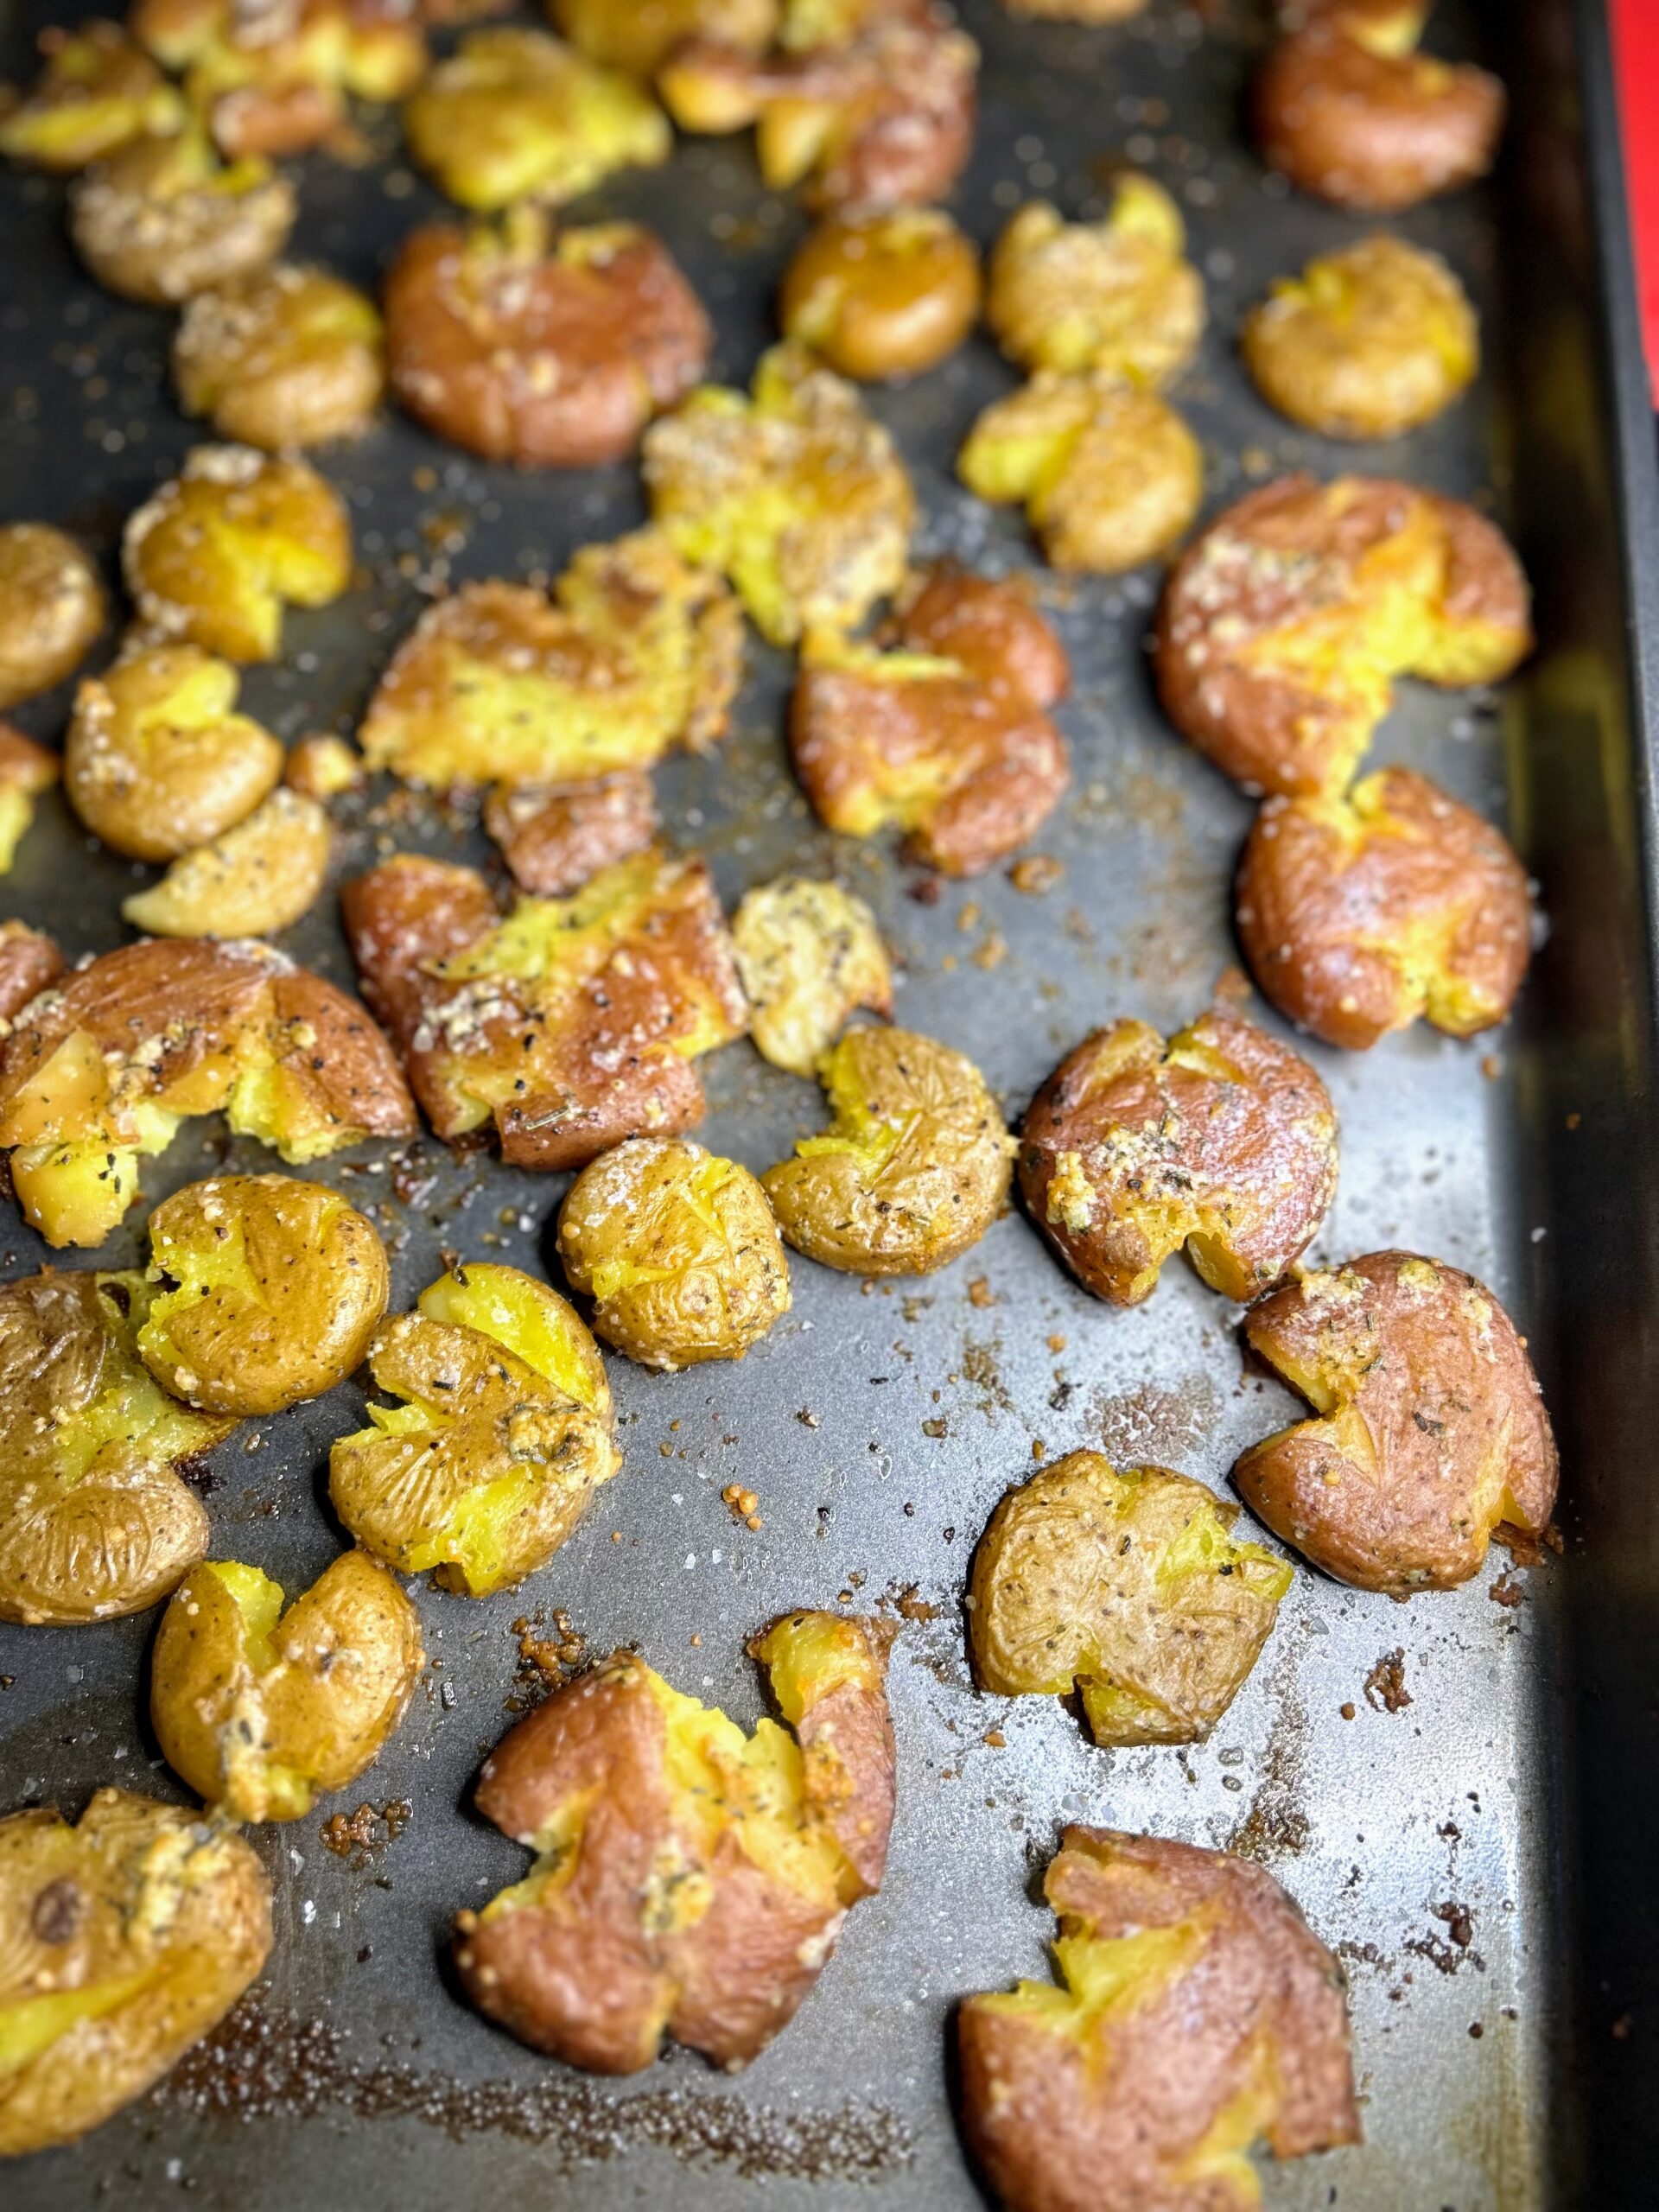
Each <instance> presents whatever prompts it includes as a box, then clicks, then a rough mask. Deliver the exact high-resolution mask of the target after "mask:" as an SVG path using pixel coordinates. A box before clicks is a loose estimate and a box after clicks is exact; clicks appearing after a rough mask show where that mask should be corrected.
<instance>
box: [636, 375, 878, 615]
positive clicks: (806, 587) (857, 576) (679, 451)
mask: <svg viewBox="0 0 1659 2212" xmlns="http://www.w3.org/2000/svg"><path fill="white" fill-rule="evenodd" d="M644 457H645V486H646V489H647V491H648V492H649V493H650V495H651V505H652V513H653V515H654V516H655V517H656V518H657V520H658V522H659V523H660V524H662V526H663V528H664V530H665V531H667V532H668V535H669V537H670V538H671V540H672V542H673V543H674V544H675V545H676V546H677V549H678V550H679V551H680V552H681V553H682V554H683V556H684V557H685V558H686V559H687V560H688V561H693V562H696V563H698V564H699V565H700V566H702V567H705V568H711V569H721V570H722V571H723V572H724V574H725V575H728V577H729V578H730V579H731V582H733V584H734V586H735V587H736V588H737V592H738V594H739V596H740V597H741V600H742V601H743V604H744V606H745V607H747V609H748V611H749V616H750V619H751V620H752V621H753V624H754V626H755V627H756V629H758V630H759V631H760V633H761V635H762V636H763V637H764V638H766V639H769V640H770V642H771V643H772V645H793V644H795V643H796V641H797V640H798V639H799V638H800V636H801V634H802V632H803V631H804V630H808V629H827V630H848V629H851V628H852V627H853V626H855V624H856V623H859V622H861V621H862V620H863V619H864V617H865V615H866V614H868V612H869V610H870V608H871V607H873V606H874V604H875V602H876V601H877V600H879V599H882V598H885V597H886V596H887V594H888V593H889V592H893V591H896V590H897V589H898V588H899V584H900V583H901V582H903V580H904V574H905V562H906V554H907V552H908V550H909V546H910V533H911V531H912V527H913V525H914V523H915V519H916V497H915V493H913V491H912V488H911V482H910V478H909V477H908V475H907V474H906V472H905V466H904V463H903V462H902V461H900V460H899V455H898V453H897V451H896V449H895V448H894V446H893V440H892V439H891V438H890V437H889V436H888V435H887V431H886V430H884V429H882V428H881V426H880V423H876V422H875V421H874V420H873V419H872V418H871V416H868V414H867V413H866V412H865V410H864V406H863V404H862V402H861V400H860V398H859V397H858V395H857V393H856V392H855V391H854V389H853V387H852V386H851V385H849V384H846V383H844V382H843V381H842V378H839V377H837V376H833V375H832V374H831V373H830V372H829V370H828V369H824V368H821V367H819V366H818V365H817V363H816V362H815V361H814V360H813V359H812V356H811V355H810V353H807V352H806V351H805V349H804V347H802V346H789V345H784V346H773V347H772V350H771V352H770V353H763V354H762V355H761V357H760V363H759V365H758V366H757V367H756V369H755V372H754V382H753V397H751V398H747V399H746V398H745V397H744V396H743V395H742V393H741V392H737V391H727V390H725V389H724V388H723V387H721V386H718V385H704V386H702V388H701V389H700V390H698V391H694V392H693V393H692V395H691V397H690V398H689V399H688V400H687V401H686V402H685V403H684V404H683V406H681V407H679V408H677V410H675V412H674V413H673V414H671V415H669V416H664V418H663V420H662V421H661V422H658V423H652V426H651V428H650V429H649V430H647V431H646V433H645V448H644Z"/></svg>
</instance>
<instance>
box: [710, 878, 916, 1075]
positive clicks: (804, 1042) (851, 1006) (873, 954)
mask: <svg viewBox="0 0 1659 2212" xmlns="http://www.w3.org/2000/svg"><path fill="white" fill-rule="evenodd" d="M732 944H733V948H734V950H735V952H736V954H737V972H738V974H739V975H740V976H741V978H742V981H743V991H744V995H745V996H746V997H747V1000H748V1001H749V1034H750V1036H751V1037H753V1039H754V1046H755V1050H756V1051H757V1052H759V1053H760V1055H761V1057H762V1058H764V1059H768V1060H770V1061H771V1062H772V1065H773V1066H774V1067H779V1068H787V1069H788V1070H789V1071H790V1072H791V1075H804V1076H811V1075H815V1074H816V1073H817V1066H818V1062H819V1060H820V1059H821V1058H823V1054H824V1053H825V1052H828V1050H829V1047H830V1046H831V1045H833V1044H834V1043H835V1041H836V1038H837V1037H839V1036H840V1034H841V1032H842V1027H844V1026H845V1023H846V1020H847V1017H848V1016H849V1014H853V1013H855V1012H856V1011H857V1009H858V1008H859V1007H868V1009H869V1011H870V1012H871V1013H872V1014H880V1015H881V1016H882V1017H883V1018H884V1019H885V1018H886V1016H887V1015H888V1014H891V1013H892V1012H893V970H892V969H891V968H890V967H889V965H888V963H887V947H886V946H885V945H884V944H882V942H881V933H880V931H879V930H878V929H877V928H876V925H875V916H874V914H873V913H872V912H870V910H869V908H868V906H866V905H865V904H864V901H863V900H862V899H858V898H855V896H854V895H853V893H851V892H850V891H843V890H842V887H841V886H840V885H839V884H838V883H813V882H810V881H809V880H806V879H805V878H804V877H801V876H798V875H797V876H780V877H779V880H777V882H775V883H763V884H762V885H761V886H760V888H759V889H758V890H754V891H751V892H748V893H746V895H745V897H744V899H743V903H742V905H741V906H740V907H739V908H738V910H737V912H736V914H735V915H734V917H733V920H732Z"/></svg>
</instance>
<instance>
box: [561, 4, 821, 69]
mask: <svg viewBox="0 0 1659 2212" xmlns="http://www.w3.org/2000/svg"><path fill="white" fill-rule="evenodd" d="M778 10H779V0H549V10H548V11H549V13H550V15H551V16H552V18H553V24H554V28H555V29H556V30H558V31H561V32H562V33H563V35H564V36H565V37H566V38H568V39H569V41H570V43H571V45H572V46H574V47H576V48H579V49H580V50H581V51H582V53H583V54H586V55H587V57H588V60H590V61H597V62H600V63H601V64H602V65H603V66H604V67H606V68H608V69H626V70H627V71H628V72H629V73H630V74H632V75H633V76H636V77H654V76H655V75H656V73H657V72H658V69H660V68H661V67H662V66H663V64H664V61H666V60H668V58H669V56H670V54H672V53H673V51H674V49H675V48H676V47H677V46H678V45H680V44H681V43H682V42H683V41H684V40H686V39H689V38H713V39H718V40H719V41H720V42H721V45H722V46H732V47H737V48H741V50H743V51H744V52H746V53H752V54H759V53H760V52H762V51H764V49H765V48H766V47H768V46H770V45H771V43H772V39H773V37H774V36H775V35H776V33H777V29H778Z"/></svg>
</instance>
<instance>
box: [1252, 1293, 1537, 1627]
mask: <svg viewBox="0 0 1659 2212" xmlns="http://www.w3.org/2000/svg"><path fill="white" fill-rule="evenodd" d="M1244 1337H1245V1341H1246V1343H1247V1344H1249V1348H1250V1350H1251V1351H1253V1352H1255V1354H1256V1356H1257V1357H1259V1358H1261V1359H1262V1360H1264V1361H1266V1363H1268V1366H1269V1367H1271V1368H1272V1369H1273V1370H1274V1371H1275V1373H1277V1374H1278V1375H1279V1376H1280V1377H1281V1379H1282V1380H1283V1381H1284V1382H1285V1383H1287V1384H1288V1385H1289V1386H1290V1388H1291V1389H1293V1390H1294V1391H1295V1392H1297V1394H1298V1395H1300V1396H1301V1397H1303V1398H1306V1401H1307V1402H1308V1404H1309V1405H1310V1406H1312V1407H1313V1412H1314V1415H1315V1418H1314V1419H1313V1420H1312V1421H1298V1422H1297V1423H1296V1424H1295V1425H1294V1427H1290V1428H1283V1429H1281V1430H1279V1431H1278V1433H1276V1434H1274V1435H1273V1436H1269V1437H1266V1438H1264V1439H1263V1440H1262V1442H1261V1443H1260V1444H1256V1445H1253V1446H1251V1448H1250V1449H1249V1451H1248V1452H1245V1454H1244V1455H1243V1458H1242V1459H1240V1460H1239V1461H1238V1463H1237V1465H1236V1466H1235V1467H1234V1469H1233V1480H1234V1481H1235V1483H1236V1484H1237V1485H1238V1489H1239V1491H1240V1494H1241V1495H1242V1496H1243V1499H1244V1502H1245V1503H1246V1504H1247V1505H1248V1506H1249V1509H1250V1510H1251V1511H1252V1512H1253V1513H1254V1514H1255V1516H1256V1517H1257V1518H1258V1520H1261V1521H1264V1522H1266V1523H1267V1525H1268V1528H1269V1529H1272V1530H1273V1533H1274V1535H1275V1536H1278V1537H1280V1538H1281V1539H1282V1541H1284V1542H1286V1543H1287V1544H1294V1546H1295V1548H1296V1549H1297V1550H1298V1551H1299V1552H1300V1553H1301V1554H1302V1555H1303V1556H1304V1558H1306V1559H1307V1560H1310V1561H1311V1562H1312V1563H1313V1566H1315V1567H1320V1568H1322V1569H1323V1570H1324V1571H1325V1573H1327V1574H1330V1575H1333V1576H1334V1577H1335V1578H1336V1580H1338V1582H1346V1583H1349V1584H1351V1586H1353V1587H1354V1588H1355V1589H1358V1590H1380V1591H1383V1592H1386V1594H1387V1595H1389V1597H1393V1598H1408V1597H1409V1596H1410V1595H1411V1593H1412V1592H1414V1590H1449V1589H1452V1588H1454V1587H1455V1586H1456V1585H1457V1584H1459V1583H1460V1582H1467V1581H1468V1580H1469V1579H1470V1577H1471V1575H1473V1574H1477V1573H1479V1571H1480V1567H1481V1563H1482V1561H1483V1560H1484V1559H1485V1556H1486V1547H1487V1544H1488V1541H1490V1540H1491V1538H1492V1537H1493V1536H1494V1535H1496V1536H1498V1537H1499V1539H1500V1540H1502V1537H1503V1532H1504V1531H1505V1530H1508V1529H1512V1530H1515V1531H1516V1532H1518V1533H1519V1534H1521V1535H1525V1536H1537V1535H1541V1534H1542V1533H1543V1530H1544V1529H1545V1528H1546V1527H1547V1526H1548V1522H1549V1516H1550V1511H1551V1509H1552V1508H1553V1507H1554V1503H1555V1484H1556V1477H1557V1472H1558V1462H1557V1459H1556V1454H1555V1440H1554V1435H1553V1433H1551V1430H1550V1425H1549V1415H1548V1414H1547V1413H1546V1412H1545V1410H1544V1403H1543V1397H1542V1395H1541V1391H1540V1389H1539V1387H1538V1378H1537V1376H1535V1374H1534V1373H1533V1370H1532V1362H1531V1360H1530V1359H1529V1357H1528V1356H1527V1348H1526V1343H1525V1340H1524V1339H1523V1338H1521V1337H1519V1336H1517V1335H1516V1330H1515V1326H1514V1324H1513V1323H1512V1322H1511V1321H1510V1317H1509V1315H1508V1314H1507V1313H1505V1312H1504V1311H1503V1307H1502V1306H1500V1305H1499V1304H1498V1302H1497V1299H1495V1298H1494V1297H1493V1295H1492V1294H1491V1291H1490V1290H1488V1289H1487V1288H1486V1287H1485V1285H1484V1283H1480V1282H1477V1281H1475V1279H1474V1277H1473V1276H1472V1275H1466V1274H1461V1273H1459V1270H1458V1269H1457V1268H1449V1267H1447V1266H1446V1263H1445V1262H1443V1261H1440V1260H1425V1259H1420V1258H1418V1257H1417V1256H1416V1255H1414V1254H1412V1253H1409V1252H1370V1253H1368V1254H1366V1255H1365V1256H1364V1257H1363V1259H1358V1260H1351V1261H1350V1262H1349V1263H1348V1265H1347V1266H1346V1267H1344V1268H1330V1269H1328V1270H1323V1271H1321V1272H1319V1273H1317V1274H1306V1275H1304V1276H1303V1277H1302V1278H1301V1280H1300V1281H1299V1282H1294V1283H1287V1285H1286V1286H1285V1287H1284V1288H1283V1289H1282V1290H1277V1291H1275V1292H1274V1294H1273V1295H1272V1297H1270V1298H1264V1299H1263V1300H1262V1301H1261V1303H1260V1304H1259V1305H1257V1306H1252V1307H1251V1309H1250V1311H1249V1313H1248V1314H1247V1315H1246V1316H1245V1319H1244Z"/></svg>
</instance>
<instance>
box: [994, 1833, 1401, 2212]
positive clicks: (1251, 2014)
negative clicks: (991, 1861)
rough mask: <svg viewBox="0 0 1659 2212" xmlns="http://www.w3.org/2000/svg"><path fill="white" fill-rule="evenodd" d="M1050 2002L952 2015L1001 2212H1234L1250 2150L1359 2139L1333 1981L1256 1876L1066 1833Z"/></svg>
mask: <svg viewBox="0 0 1659 2212" xmlns="http://www.w3.org/2000/svg"><path fill="white" fill-rule="evenodd" d="M1043 1894H1044V1896H1045V1897H1046V1898H1047V1900H1048V1902H1049V1904H1051V1905H1052V1907H1053V1909H1054V1911H1055V1913H1056V1914H1057V1915H1058V1919H1059V1923H1060V1935H1059V1940H1058V1942H1057V1943H1056V1944H1055V1945H1054V1960H1055V1964H1056V1966H1057V1967H1058V1970H1059V1974H1060V1977H1061V1980H1062V1982H1063V1985H1064V1986H1062V1987H1059V1988H1056V1987H1055V1986H1053V1985H1052V1983H1049V1982H1035V1981H1022V1982H1021V1983H1020V1986H1019V1987H1018V1988H1017V1989H1014V1990H1013V1991H1011V1992H1010V1993H1008V1994H1007V1995H1006V1996H1002V1995H998V1996H976V1997H969V1998H967V1999H964V2001H963V2005H962V2007H961V2010H960V2012H959V2013H958V2015H957V2047H958V2050H959V2051H960V2053H961V2061H962V2121H963V2133H964V2135H965V2136H966V2137H967V2139H968V2144H969V2149H970V2150H971V2151H972V2152H973V2154H974V2156H975V2158H976V2160H977V2161H978V2163H979V2164H980V2166H981V2167H982V2170H983V2171H984V2174H985V2177H986V2179H987V2180H988V2182H989V2183H990V2186H991V2189H992V2190H993V2192H994V2193H995V2197H996V2199H997V2202H999V2203H1001V2204H1002V2205H1004V2206H1006V2207H1007V2212H1153V2208H1154V2207H1156V2208H1157V2212H1251V2208H1253V2207H1255V2205H1257V2204H1259V2202H1261V2188H1260V2184H1259V2183H1258V2182H1257V2180H1256V2177H1255V2171H1254V2170H1253V2169H1252V2167H1251V2165H1250V2163H1249V2156H1248V2153H1249V2150H1250V2148H1251V2145H1253V2144H1255V2143H1256V2142H1258V2141H1261V2142H1263V2143H1265V2145H1266V2146H1267V2148H1268V2150H1270V2151H1271V2152H1272V2153H1273V2155H1274V2158H1304V2157H1306V2155H1307V2153H1308V2152H1312V2151H1329V2150H1333V2149H1335V2148H1336V2147H1337V2146H1338V2145H1339V2144H1344V2143H1357V2142H1359V2141H1360V2140H1361V2132H1360V2121H1359V2108H1358V2106H1357V2102H1356V2101H1355V2097H1354V2076H1353V2062H1352V2059H1351V2056H1350V2051H1349V2037H1348V2009H1347V2004H1346V2001H1345V1997H1344V1987H1345V1985H1344V1981H1343V1975H1342V1968H1341V1967H1339V1966H1338V1963H1337V1961H1336V1960H1335V1959H1334V1958H1333V1957H1332V1955H1331V1953H1330V1952H1329V1951H1328V1950H1326V1948H1325V1945H1324V1944H1323V1943H1321V1942H1319V1938H1318V1937H1317V1936H1314V1935H1313V1933H1312V1932H1311V1931H1310V1929H1309V1928H1308V1925H1307V1923H1306V1921H1305V1920H1304V1919H1303V1918H1302V1916H1301V1914H1300V1912H1299V1911H1298V1910H1296V1907H1295V1905H1294V1903H1293V1902H1292V1900H1291V1899H1290V1898H1289V1897H1287V1896H1286V1894H1285V1892H1284V1891H1283V1890H1281V1888H1280V1886H1279V1885H1278V1883H1277V1882H1275V1881H1274V1878H1273V1877H1272V1875H1271V1874H1269V1873H1268V1872H1267V1870H1266V1869H1265V1868H1264V1867H1262V1866H1255V1865H1253V1864H1252V1863H1251V1862H1250V1861H1249V1859H1235V1858H1233V1857H1231V1856H1230V1854H1229V1853H1226V1852H1222V1851H1205V1850H1203V1849H1201V1848H1200V1847H1198V1845H1196V1844H1191V1843H1171V1842H1167V1841H1166V1840H1164V1838H1162V1837H1161V1836H1149V1835H1128V1834H1124V1833H1122V1831H1121V1830H1118V1829H1113V1828H1085V1827H1068V1828H1066V1829H1065V1831H1064V1833H1063V1834H1062V1835H1061V1837H1060V1848H1059V1852H1058V1856H1057V1857H1056V1858H1054V1859H1052V1861H1051V1862H1050V1865H1049V1869H1048V1872H1047V1873H1046V1876H1045V1877H1044V1879H1043Z"/></svg>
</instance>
